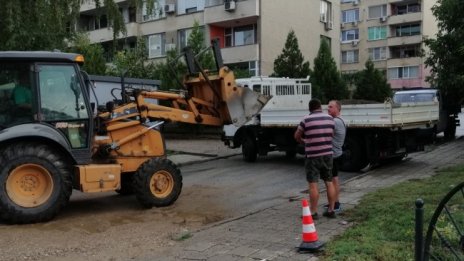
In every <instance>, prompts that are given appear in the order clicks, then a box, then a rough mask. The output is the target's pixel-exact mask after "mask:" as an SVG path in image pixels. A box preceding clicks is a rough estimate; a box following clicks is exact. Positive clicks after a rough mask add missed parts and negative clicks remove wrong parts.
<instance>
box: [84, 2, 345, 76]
mask: <svg viewBox="0 0 464 261" xmlns="http://www.w3.org/2000/svg"><path fill="white" fill-rule="evenodd" d="M92 2H93V1H90V2H87V3H86V4H85V5H83V6H82V7H81V16H80V21H79V28H80V29H81V30H84V31H87V32H88V33H89V38H90V40H91V42H93V43H96V42H99V43H102V44H103V46H104V47H105V48H107V49H109V46H110V45H111V42H112V40H113V31H112V30H111V29H110V28H109V27H108V21H107V19H106V17H105V16H104V15H101V13H99V12H101V10H98V9H96V8H95V6H94V5H93V4H92ZM115 2H116V3H117V4H118V5H119V7H120V11H121V12H122V14H123V17H124V22H125V25H126V28H127V35H126V36H125V37H124V40H121V42H122V43H123V45H124V47H125V48H132V47H134V46H135V44H136V39H137V37H138V36H142V37H145V38H146V42H147V53H148V57H149V58H150V59H151V60H153V61H154V62H156V61H160V60H163V59H165V56H166V51H167V50H170V49H174V48H175V49H177V50H179V51H180V50H182V48H183V47H184V46H185V45H186V44H187V40H188V36H189V34H190V33H191V31H192V27H193V24H194V21H198V23H199V25H200V26H201V27H202V29H203V31H204V34H205V40H206V42H207V43H205V44H208V43H209V42H210V40H211V39H214V38H219V40H220V46H221V48H222V49H221V50H222V56H223V60H224V63H225V64H227V65H229V66H231V67H232V68H240V69H245V70H248V71H249V72H250V74H251V75H269V74H271V73H272V72H273V66H274V60H275V59H276V58H277V56H278V55H279V54H281V52H282V49H283V47H284V45H285V41H286V38H287V35H288V33H289V31H290V30H293V31H295V34H296V36H297V38H298V43H299V48H300V50H301V52H302V53H303V55H304V57H305V60H306V61H309V62H310V64H311V66H312V65H313V60H314V58H315V57H316V55H317V52H318V50H319V45H320V42H321V40H323V39H325V40H327V41H328V42H329V44H330V47H331V50H332V55H333V57H334V59H335V61H336V63H337V64H339V61H340V54H341V52H340V44H339V37H340V26H339V25H340V24H341V22H340V16H339V15H338V14H340V2H339V1H334V2H330V1H326V0H317V1H315V0H311V1H308V0H292V1H282V0H240V1H233V0H177V1H175V0H157V2H156V4H155V8H154V9H153V10H148V8H146V6H145V5H144V6H142V7H141V8H139V9H138V10H137V9H135V8H133V7H131V6H130V2H131V1H130V0H123V1H119V0H116V1H115ZM335 25H336V26H335Z"/></svg>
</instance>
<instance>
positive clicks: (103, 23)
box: [89, 15, 108, 30]
mask: <svg viewBox="0 0 464 261" xmlns="http://www.w3.org/2000/svg"><path fill="white" fill-rule="evenodd" d="M89 22H90V23H92V24H90V25H89V28H90V30H98V29H102V28H106V27H108V19H107V18H106V15H102V16H95V17H93V19H91V20H90V21H89Z"/></svg>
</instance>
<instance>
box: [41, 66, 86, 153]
mask: <svg viewBox="0 0 464 261" xmlns="http://www.w3.org/2000/svg"><path fill="white" fill-rule="evenodd" d="M38 71H39V88H40V97H41V98H40V107H41V113H42V120H44V121H50V122H56V123H55V126H56V128H57V129H59V130H60V131H61V132H63V134H64V135H65V136H66V137H67V138H68V140H69V142H70V143H71V146H72V147H73V148H83V147H86V146H87V138H88V137H87V133H88V131H87V128H88V124H87V122H88V118H89V116H88V111H87V107H86V106H85V104H86V103H85V101H84V97H83V89H84V88H82V86H81V84H80V81H79V77H77V76H76V70H75V67H74V66H72V65H46V64H44V65H40V66H39V69H38Z"/></svg>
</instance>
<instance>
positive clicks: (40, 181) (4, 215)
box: [0, 143, 72, 224]
mask: <svg viewBox="0 0 464 261" xmlns="http://www.w3.org/2000/svg"><path fill="white" fill-rule="evenodd" d="M0 166H2V169H1V170H0V218H1V219H2V220H4V221H6V222H8V223H14V224H21V223H35V222H43V221H48V220H50V219H52V218H53V217H54V216H55V215H56V214H57V213H58V212H59V210H60V209H61V208H62V207H64V206H65V205H66V204H67V203H68V201H69V197H70V196H71V192H72V177H71V172H70V171H69V168H68V166H67V164H66V162H65V161H64V159H63V158H62V157H60V156H59V155H58V153H56V152H55V151H54V150H52V149H51V148H50V147H48V146H46V145H42V144H37V143H20V144H15V145H11V146H9V147H7V148H6V149H5V150H4V151H3V155H2V157H1V158H0Z"/></svg>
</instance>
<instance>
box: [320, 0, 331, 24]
mask: <svg viewBox="0 0 464 261" xmlns="http://www.w3.org/2000/svg"><path fill="white" fill-rule="evenodd" d="M319 13H320V21H321V22H323V23H327V22H332V3H331V2H328V1H325V0H321V4H320V12H319Z"/></svg>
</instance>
